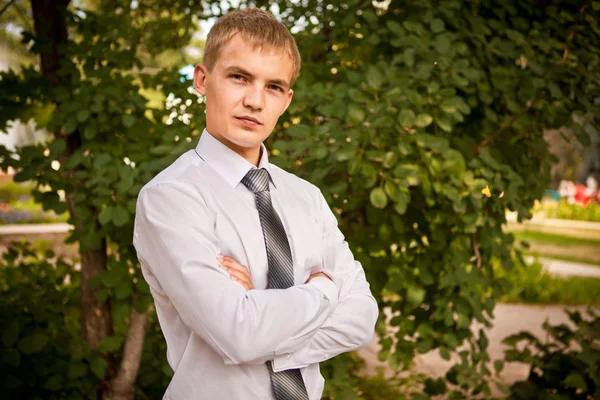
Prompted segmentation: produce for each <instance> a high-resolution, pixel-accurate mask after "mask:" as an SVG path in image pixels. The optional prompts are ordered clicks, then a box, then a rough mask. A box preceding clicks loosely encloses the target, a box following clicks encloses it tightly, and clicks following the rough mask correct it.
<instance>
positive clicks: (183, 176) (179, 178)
mask: <svg viewBox="0 0 600 400" xmlns="http://www.w3.org/2000/svg"><path fill="white" fill-rule="evenodd" d="M206 181H207V167H206V164H205V163H204V162H202V161H201V160H200V159H199V158H198V156H197V155H196V153H195V152H194V151H193V150H190V151H187V152H185V153H184V154H182V155H181V156H179V158H177V159H176V160H175V161H174V162H173V163H172V164H171V165H169V166H168V167H167V168H165V169H164V170H162V171H161V172H160V173H158V174H157V175H156V176H155V177H154V178H152V179H151V180H150V181H149V182H148V183H146V184H145V185H144V186H143V187H142V189H141V190H140V193H139V195H138V205H139V203H140V201H141V200H142V199H143V200H145V201H149V200H150V201H151V199H152V198H153V197H160V198H161V201H165V200H167V201H169V199H172V200H173V201H177V200H179V197H181V196H182V195H183V196H185V197H190V198H196V199H197V200H198V201H199V202H203V197H204V195H203V193H204V192H205V191H206V189H205V187H206Z"/></svg>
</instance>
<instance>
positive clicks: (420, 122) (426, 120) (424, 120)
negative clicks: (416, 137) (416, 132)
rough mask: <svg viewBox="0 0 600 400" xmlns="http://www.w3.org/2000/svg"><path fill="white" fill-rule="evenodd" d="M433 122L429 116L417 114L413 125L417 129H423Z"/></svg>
mask: <svg viewBox="0 0 600 400" xmlns="http://www.w3.org/2000/svg"><path fill="white" fill-rule="evenodd" d="M432 122H433V118H432V117H431V115H429V114H424V113H423V114H419V115H417V118H416V119H415V125H416V126H418V127H419V128H425V127H427V126H429V125H431V123H432Z"/></svg>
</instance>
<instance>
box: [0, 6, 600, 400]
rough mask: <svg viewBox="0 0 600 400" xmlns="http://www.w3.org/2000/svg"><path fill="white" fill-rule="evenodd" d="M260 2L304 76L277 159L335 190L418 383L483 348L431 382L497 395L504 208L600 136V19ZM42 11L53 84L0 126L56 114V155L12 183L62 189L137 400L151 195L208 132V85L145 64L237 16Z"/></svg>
mask: <svg viewBox="0 0 600 400" xmlns="http://www.w3.org/2000/svg"><path fill="white" fill-rule="evenodd" d="M241 3H242V4H241V6H243V5H247V4H254V5H257V6H265V7H266V6H267V5H269V4H270V5H272V6H274V7H276V8H277V10H278V15H279V16H280V18H282V20H283V21H284V22H285V23H286V24H288V25H290V26H294V27H295V28H294V31H295V32H297V33H296V39H297V41H298V44H299V47H300V50H301V54H302V56H303V58H304V67H303V70H302V73H301V76H300V78H299V80H298V82H297V85H296V88H295V92H296V94H295V99H294V102H293V103H292V106H291V107H290V109H289V110H288V113H286V114H285V115H284V117H283V118H282V121H281V122H282V124H281V126H280V127H279V128H278V129H277V131H276V132H275V134H274V135H273V136H272V138H271V139H270V140H269V142H268V143H267V144H268V147H269V148H270V149H271V150H272V161H273V162H275V163H277V164H279V165H281V166H283V167H284V168H286V169H288V170H290V171H292V172H294V173H297V174H298V175H300V176H302V177H306V178H308V179H309V180H310V181H311V182H313V183H315V184H317V185H318V186H319V187H320V188H321V189H322V191H323V192H324V194H325V196H326V197H327V198H328V201H329V202H330V205H331V206H332V208H333V209H334V211H335V212H336V213H337V214H338V216H339V222H340V225H341V228H342V231H343V232H345V233H346V235H347V237H348V241H349V243H350V245H351V247H352V249H353V251H354V253H355V255H356V257H357V258H358V259H359V260H360V261H361V262H362V263H363V266H364V267H365V270H366V272H367V275H368V280H369V282H371V284H372V289H373V292H374V294H375V296H377V299H378V301H379V303H380V306H381V307H382V309H383V308H386V309H389V310H390V311H391V313H392V315H391V319H390V321H389V324H386V323H384V321H383V318H384V316H385V313H381V315H382V321H381V324H379V325H378V332H379V334H380V337H381V343H382V345H383V351H382V353H381V358H382V359H388V360H389V362H390V364H391V365H392V366H396V367H400V368H405V367H407V366H410V365H411V363H412V360H413V358H414V356H415V354H417V353H424V352H427V351H430V350H434V349H437V350H439V351H440V353H441V354H442V356H443V357H445V358H449V356H450V352H452V351H455V350H456V349H457V348H458V347H459V346H461V345H464V344H467V346H468V348H469V351H461V352H460V353H459V354H460V358H461V361H460V363H459V364H457V365H456V366H454V367H453V368H452V369H451V370H450V371H449V372H448V374H447V375H446V381H442V380H432V379H429V380H427V381H426V382H425V391H426V393H428V394H439V393H443V392H445V391H446V390H448V387H447V383H449V384H450V385H453V389H452V390H454V392H455V393H454V394H453V396H455V397H460V396H461V395H462V396H464V395H465V394H468V395H469V396H476V395H479V394H481V393H487V392H489V387H488V385H487V383H486V381H485V379H483V378H485V377H486V376H487V375H489V374H490V370H489V368H488V365H487V361H488V359H489V357H488V356H487V353H486V348H487V338H486V337H485V334H484V333H483V331H480V332H479V333H478V334H477V335H475V336H473V334H472V332H471V329H470V327H471V324H472V322H473V321H478V322H480V323H482V324H485V325H489V324H490V319H491V318H492V316H493V308H494V305H495V301H496V299H497V298H498V296H499V295H501V294H502V292H503V290H504V287H505V283H504V282H503V281H502V280H499V279H497V278H496V276H495V271H496V269H497V268H509V267H510V265H511V263H512V257H513V255H514V254H513V251H512V242H513V237H512V236H511V235H508V234H505V233H504V232H503V231H502V224H503V223H504V222H505V217H504V212H505V210H506V209H510V210H515V211H517V212H518V214H519V219H525V218H529V217H530V212H529V210H530V208H531V206H532V204H533V201H534V199H536V198H539V197H540V196H541V193H542V191H543V189H545V186H546V184H547V182H548V176H549V171H550V166H551V158H550V156H549V155H548V153H547V146H546V144H545V142H544V141H543V134H542V132H543V129H546V128H558V127H562V126H570V127H571V128H573V130H574V132H575V133H576V134H578V135H579V137H580V140H582V141H583V140H584V136H585V135H581V134H580V132H581V129H578V128H577V126H582V125H583V124H584V123H591V124H594V123H596V121H597V117H598V114H597V113H598V110H597V107H596V106H595V105H597V103H598V99H599V98H600V96H599V94H600V93H599V85H598V83H599V73H600V72H599V71H600V69H598V63H599V59H598V54H599V53H600V51H599V49H600V46H599V45H600V31H599V28H598V23H597V19H598V10H599V8H600V3H598V2H596V1H586V2H584V3H583V4H581V5H573V4H572V2H567V1H559V0H553V1H551V0H548V1H539V2H537V3H529V2H524V3H518V4H517V3H510V4H508V3H506V4H504V3H502V4H501V5H498V4H493V3H492V2H489V3H487V2H470V3H464V2H461V1H457V0H445V1H434V0H420V1H396V0H392V1H390V2H387V3H386V2H381V3H380V2H371V1H361V0H348V1H345V2H341V3H339V2H328V1H321V0H308V1H304V2H291V1H277V2H259V1H257V2H252V3H250V2H241ZM31 4H32V10H33V15H34V19H35V20H36V24H35V26H36V32H35V35H26V38H27V39H28V40H30V41H32V43H33V47H32V51H34V52H38V53H40V55H41V60H42V68H41V70H40V71H37V70H36V69H35V68H31V67H30V68H24V69H23V70H22V72H21V73H19V74H17V73H14V72H9V73H5V74H2V75H1V76H2V80H1V81H0V93H1V94H0V96H2V97H1V98H2V109H1V112H0V115H1V118H0V128H2V127H3V126H4V125H5V124H6V122H7V121H9V120H12V119H15V118H17V117H21V118H22V119H24V120H27V119H29V118H28V116H34V115H36V116H37V115H38V114H36V113H35V110H36V109H39V108H40V107H44V106H48V105H50V106H51V107H52V112H51V113H50V116H49V117H48V118H45V119H44V118H40V117H39V116H37V117H36V118H37V122H38V124H39V125H40V126H46V127H47V128H48V130H49V131H51V132H54V137H53V140H52V142H51V143H49V146H50V147H49V149H50V150H49V152H45V146H41V145H40V146H31V147H26V148H23V149H20V150H19V151H18V152H17V153H16V154H10V153H9V152H8V151H6V150H3V151H2V153H1V154H0V156H1V157H2V166H3V168H6V167H8V166H12V167H14V168H16V169H18V170H19V171H20V172H19V174H18V175H17V176H16V177H15V178H16V179H18V180H34V181H35V182H36V183H38V184H39V185H40V187H41V186H42V185H45V186H47V187H50V190H49V191H45V192H44V193H38V200H39V201H41V202H42V203H43V204H44V205H45V207H47V208H50V209H55V210H57V211H61V210H64V209H66V208H68V210H69V213H70V215H71V220H70V221H71V223H73V225H74V226H75V227H76V229H75V231H74V233H73V240H76V241H77V242H78V243H79V244H80V249H81V259H82V292H81V304H82V306H81V317H82V327H83V332H82V335H83V337H84V338H85V339H86V342H87V343H88V345H89V347H90V348H91V350H92V351H91V353H90V354H89V363H90V365H92V364H93V365H95V366H96V367H95V368H94V372H95V373H96V374H97V375H98V378H99V379H100V380H101V382H102V383H101V384H100V385H99V388H101V390H102V391H103V396H104V397H105V398H131V396H132V390H133V381H134V380H135V375H136V371H137V368H136V363H137V362H138V360H139V353H140V349H141V338H142V337H143V327H144V321H145V318H146V312H147V310H148V306H149V304H150V296H149V294H148V288H147V286H146V285H145V284H144V281H143V279H142V278H141V276H140V272H139V267H138V261H137V259H136V257H135V252H134V250H133V248H132V246H131V235H132V222H133V213H134V211H135V198H136V195H137V192H138V191H139V189H140V188H141V186H142V185H143V184H144V183H145V182H147V181H148V180H149V179H150V178H151V177H152V176H153V175H154V174H156V173H157V172H158V171H159V170H161V169H162V168H164V167H165V166H166V165H168V163H169V162H171V161H172V160H173V159H174V157H176V156H177V155H178V154H180V153H181V152H182V151H184V150H185V149H187V148H189V147H191V146H193V143H192V142H193V141H195V139H196V138H197V136H198V135H199V133H200V130H201V128H202V127H203V115H204V114H203V112H202V104H201V100H198V99H197V98H196V97H195V96H194V95H191V94H190V93H189V92H188V88H189V84H190V83H189V82H180V80H179V76H178V75H177V74H176V73H175V72H174V71H169V70H166V71H163V72H161V73H158V74H156V75H147V74H144V73H142V72H141V71H142V67H143V65H142V64H141V63H140V61H139V57H138V55H139V54H140V51H142V50H144V51H148V52H159V51H161V50H164V49H167V48H171V49H177V48H180V47H182V46H183V45H184V44H185V43H187V40H188V39H189V34H190V30H191V26H190V23H191V21H192V20H193V18H194V15H195V16H196V17H197V18H209V17H211V16H213V15H219V14H221V13H222V12H223V11H224V10H223V9H221V7H220V5H221V2H206V4H205V8H204V9H203V8H202V4H200V3H199V2H198V3H196V2H193V1H192V2H190V1H185V2H183V1H177V0H170V1H168V2H164V1H163V2H158V1H156V2H153V1H150V2H139V3H130V2H125V1H117V0H105V1H102V2H99V5H98V6H97V7H96V8H94V9H90V8H86V9H81V10H79V9H77V10H76V9H75V8H74V7H73V6H72V5H69V3H68V0H63V2H62V4H63V6H64V7H66V8H65V9H63V10H60V9H58V8H57V7H55V6H54V4H55V3H54V2H48V1H42V0H32V3H31ZM132 4H136V7H133V6H132ZM69 7H70V8H69ZM166 10H168V11H166ZM142 89H145V90H148V89H153V90H158V91H160V92H162V93H163V94H164V96H165V98H166V100H167V102H166V105H165V107H164V109H155V108H151V107H149V106H148V104H147V100H146V99H145V98H144V97H143V96H142V95H141V94H140V93H143V92H140V90H142ZM573 115H575V116H576V118H573ZM578 132H579V133H578ZM53 160H59V161H60V165H61V167H60V169H59V170H58V171H55V170H53V169H52V168H51V162H52V161H53ZM61 190H62V191H64V192H65V193H66V194H67V196H66V198H67V202H66V203H63V202H61V201H60V200H59V196H58V191H61ZM98 360H100V361H98ZM118 362H120V363H121V365H120V367H117V365H118ZM98 366H100V367H98ZM495 366H497V367H498V368H501V366H500V364H496V365H495ZM324 370H325V372H326V373H327V374H328V376H330V377H333V378H334V379H335V378H338V379H337V380H335V381H331V380H329V385H328V388H327V393H328V394H334V393H335V392H338V393H339V392H343V391H346V392H344V393H350V392H352V393H354V396H359V395H358V394H357V390H356V389H355V388H352V387H351V385H350V384H349V383H351V382H350V381H348V380H342V379H341V378H340V377H342V376H343V377H347V376H348V369H347V366H346V365H345V364H344V359H343V358H338V359H335V360H333V362H331V363H329V364H327V366H325V368H324ZM446 382H447V383H446Z"/></svg>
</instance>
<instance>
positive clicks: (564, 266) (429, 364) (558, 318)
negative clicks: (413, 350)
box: [359, 256, 600, 396]
mask: <svg viewBox="0 0 600 400" xmlns="http://www.w3.org/2000/svg"><path fill="white" fill-rule="evenodd" d="M533 260H534V257H531V256H530V257H527V258H526V261H527V262H533ZM539 261H540V262H541V263H542V265H543V266H544V268H545V269H546V270H547V271H548V272H550V273H551V274H553V275H559V276H564V277H566V276H583V277H595V278H600V266H594V265H588V264H580V263H574V262H567V261H560V260H553V259H545V258H541V259H539ZM568 309H569V310H579V311H581V312H582V313H584V312H585V309H586V307H568ZM564 310H565V307H564V306H554V305H553V306H539V305H525V304H498V305H497V306H496V308H495V309H494V320H493V326H492V327H491V328H489V329H486V335H487V338H488V341H489V346H488V353H489V355H490V359H491V363H490V367H489V368H490V370H493V367H491V365H492V363H493V362H494V360H502V359H504V350H505V349H506V348H507V347H506V346H505V345H503V344H502V343H501V342H502V340H503V339H504V338H505V337H507V336H509V335H512V334H514V333H518V332H520V331H522V330H527V331H529V332H531V333H533V334H534V335H535V336H537V337H538V338H539V339H540V340H546V332H545V331H544V330H543V328H542V325H543V323H544V322H546V321H548V322H549V323H550V324H553V325H557V324H567V325H571V323H570V320H569V318H568V315H567V314H566V313H565V312H564ZM480 328H481V324H478V323H476V324H473V327H472V330H473V332H474V334H475V335H477V334H478V332H479V329H480ZM379 349H380V346H379V344H378V339H377V338H374V339H373V341H372V342H371V344H370V345H369V346H367V347H365V348H363V349H360V350H359V354H360V355H361V356H362V357H363V358H364V359H365V361H366V362H367V366H366V369H365V372H366V373H368V374H375V373H376V371H377V368H383V370H384V372H385V375H386V376H392V375H393V374H394V372H393V370H392V369H391V368H390V367H389V366H388V365H387V363H385V362H380V361H379V360H378V358H377V354H378V352H379ZM460 350H462V349H459V351H460ZM459 360H460V359H459V357H458V356H457V355H456V354H453V355H452V357H451V359H450V360H449V361H446V360H444V359H443V358H442V357H441V356H440V355H439V353H438V351H437V350H435V351H431V352H429V353H426V354H423V355H419V356H417V357H416V360H415V368H414V369H413V372H416V373H423V374H425V375H427V376H430V377H434V378H436V377H443V376H444V375H445V374H446V371H448V369H449V368H450V367H451V366H452V365H454V364H455V363H457V362H458V361H459ZM528 373H529V368H528V366H527V365H525V364H521V363H514V362H513V363H507V364H506V365H505V367H504V370H503V371H502V373H501V374H500V380H501V382H502V383H505V384H510V383H512V382H515V381H518V380H523V379H525V378H527V375H528ZM492 392H493V393H492V394H493V395H494V396H501V395H502V393H501V392H500V391H499V390H498V389H497V388H496V387H495V385H492Z"/></svg>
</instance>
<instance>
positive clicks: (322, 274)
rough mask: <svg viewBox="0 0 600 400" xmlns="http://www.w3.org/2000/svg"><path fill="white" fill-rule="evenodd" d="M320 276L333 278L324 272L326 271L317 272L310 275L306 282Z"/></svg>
mask: <svg viewBox="0 0 600 400" xmlns="http://www.w3.org/2000/svg"><path fill="white" fill-rule="evenodd" d="M318 277H322V278H327V279H329V280H331V278H330V277H329V275H327V274H326V273H324V272H317V273H316V274H312V275H311V276H309V277H308V280H307V281H306V283H308V282H310V281H312V280H313V279H315V278H318Z"/></svg>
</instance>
